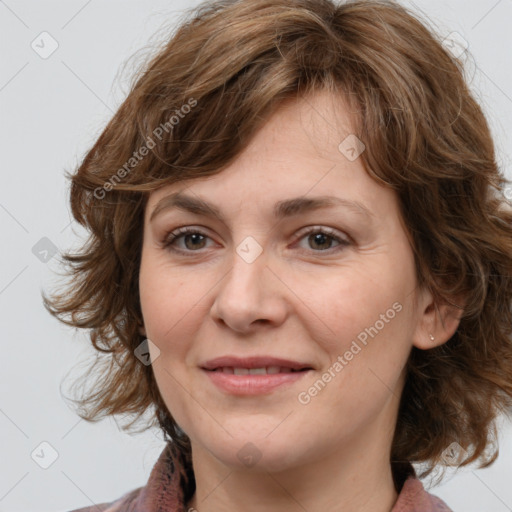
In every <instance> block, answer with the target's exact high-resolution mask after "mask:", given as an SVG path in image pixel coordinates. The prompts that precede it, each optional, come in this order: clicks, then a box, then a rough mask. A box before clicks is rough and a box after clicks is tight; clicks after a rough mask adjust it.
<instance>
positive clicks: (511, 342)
mask: <svg viewBox="0 0 512 512" xmlns="http://www.w3.org/2000/svg"><path fill="white" fill-rule="evenodd" d="M320 90H327V91H329V92H331V93H332V94H333V95H335V96H343V97H344V98H348V99H349V100H350V104H351V105H352V106H353V107H354V109H353V110H354V121H355V123H356V127H357V132H356V133H357V136H358V137H359V138H360V139H361V140H362V141H363V142H364V144H365V145H366V151H365V152H364V153H363V154H362V155H361V156H360V158H361V159H362V160H363V163H364V165H365V167H366V169H367V172H368V173H369V174H370V176H371V177H372V178H373V179H375V180H377V181H378V182H379V183H381V184H385V185H386V186H388V187H392V188H393V189H394V190H396V191H397V193H398V197H399V204H400V209H401V214H402V216H403V219H404V222H405V225H406V227H407V230H408V235H409V236H410V238H411V240H412V243H413V251H414V256H415V262H416V270H417V278H418V285H419V286H425V287H427V288H428V289H429V290H431V292H432V294H433V296H434V298H435V300H436V303H437V304H441V303H448V304H451V303H452V301H453V297H465V298H466V300H465V301H464V302H465V304H464V310H463V311H462V313H461V321H460V324H459V328H458V330H457V331H456V332H455V334H454V335H453V336H452V337H451V338H450V339H449V340H448V341H447V342H446V343H444V344H442V345H441V346H438V347H435V348H432V349H430V350H419V349H417V348H416V347H413V348H412V351H411V353H410V357H409V359H408V363H407V368H406V370H407V377H406V382H405V387H404V390H403V394H402V397H401V402H400V408H399V414H398V419H397V424H396V429H395V435H394V439H393V443H392V449H391V462H392V463H393V464H397V465H398V464H400V463H404V461H410V462H416V463H425V464H426V468H425V470H424V471H423V473H422V474H421V475H420V477H423V476H426V475H428V474H429V473H430V472H432V470H433V469H434V468H436V467H437V466H442V465H443V451H444V450H445V449H446V448H447V447H448V446H449V445H450V444H451V443H453V442H457V443H458V444H459V445H460V446H461V447H463V448H464V449H465V450H466V451H467V457H466V458H465V459H464V460H463V461H462V463H461V465H466V464H469V463H470V462H472V461H475V460H479V461H480V463H481V465H480V467H486V466H488V465H490V464H491V463H492V462H494V461H495V459H496V457H497V455H498V450H497V449H496V450H494V452H492V451H491V452H490V451H489V450H488V449H487V448H488V447H489V446H490V445H491V444H492V442H493V441H495V438H496V435H497V429H496V419H497V417H498V416H499V415H500V414H501V413H506V414H510V413H511V411H512V212H511V209H510V207H509V205H508V204H507V203H506V201H505V200H504V197H503V191H504V189H505V186H507V183H508V180H506V179H505V177H504V175H503V174H502V173H501V172H500V170H499V168H498V165H497V163H496V158H495V149H494V144H493V140H492V137H491V133H490V129H489V126H488V123H487V121H486V118H485V116H484V114H483V112H482V110H481V108H480V106H479V105H478V103H477V101H476V100H475V99H474V97H473V96H472V93H471V92H470V90H469V88H468V85H467V84H466V81H465V78H464V65H463V64H462V62H461V61H459V60H457V59H456V58H455V57H454V56H452V55H451V54H450V53H449V52H448V51H446V50H445V48H444V46H443V44H442V42H441V37H440V36H439V35H437V34H436V33H435V31H434V30H432V29H430V28H428V24H427V22H425V21H424V20H423V21H422V20H421V19H420V18H418V17H416V15H414V14H413V13H411V12H409V11H408V10H407V9H406V8H404V7H402V6H400V5H398V4H396V3H391V2H384V1H349V2H345V3H342V4H339V5H338V4H335V3H334V2H333V1H330V0H239V1H233V0H231V1H220V2H219V1H218V2H208V3H204V4H202V5H201V6H200V7H199V8H196V9H195V10H192V11H191V12H190V13H189V16H188V17H187V18H186V19H185V20H184V21H183V22H182V23H181V25H180V26H179V27H178V28H177V30H176V31H175V32H174V33H173V34H172V35H169V34H167V39H166V41H165V44H163V45H162V47H161V48H160V49H159V50H158V52H157V53H156V54H155V55H152V56H151V57H150V58H148V59H147V61H145V62H144V64H143V66H141V67H140V68H139V70H138V71H137V72H136V74H135V75H134V78H133V81H132V82H131V84H130V90H129V94H128V95H127V97H126V99H125V100H124V102H123V103H122V104H121V106H120V107H119V109H118V111H117V112H116V113H115V115H114V116H113V118H112V119H111V120H110V122H109V123H108V124H107V126H106V128H105V129H104V131H103V132H102V133H101V136H100V137H99V138H98V140H97V141H96V143H95V144H94V145H93V147H92V148H91V149H90V150H89V151H88V152H87V154H86V155H85V158H84V159H83V161H82V163H81V164H80V165H79V166H78V168H77V169H76V170H75V171H74V172H73V173H67V177H68V178H69V179H70V180H71V192H70V202H71V209H72V213H73V216H74V218H75V219H76V221H78V223H80V224H81V225H82V226H83V227H85V228H86V229H87V231H88V232H89V238H88V239H87V241H86V242H85V243H84V244H83V246H82V247H81V248H80V250H79V251H77V252H75V253H71V252H68V253H66V254H64V256H63V259H62V264H63V265H64V266H65V267H66V270H67V276H68V277H70V278H71V279H70V281H69V283H67V285H66V286H65V287H64V289H62V290H59V293H57V292H55V293H54V294H53V295H52V296H51V298H49V297H47V296H46V295H45V294H43V298H44V303H45V306H46V307H47V309H48V310H49V311H50V312H51V313H52V314H53V315H55V316H56V317H58V318H59V319H60V320H61V321H62V322H64V323H66V324H68V325H71V326H74V327H76V328H81V329H88V330H89V331H88V332H89V333H90V339H91V342H92V345H93V346H94V348H95V349H96V350H97V351H98V352H97V355H98V356H97V358H96V361H95V363H94V365H93V368H92V373H89V374H87V375H85V376H84V377H85V379H86V380H85V383H86V384H89V387H88V389H84V390H82V391H81V395H80V398H78V399H75V400H74V402H75V403H76V404H78V405H79V414H80V416H81V417H83V418H84V419H87V420H90V421H93V420H97V419H99V418H101V417H104V416H106V415H120V414H124V415H126V416H127V417H132V416H133V417H134V419H133V421H132V422H131V423H130V424H129V425H128V426H124V427H123V428H125V429H128V428H130V427H132V426H133V425H134V423H135V422H136V420H139V419H141V418H142V416H143V413H145V412H146V411H150V413H151V414H150V418H152V421H153V422H154V424H159V426H160V427H161V429H162V430H163V432H164V433H165V435H166V436H168V439H169V440H170V439H172V440H173V441H174V442H175V443H176V446H178V447H179V449H180V450H181V453H182V454H184V455H185V456H187V457H189V456H190V440H189V439H188V437H187V435H186V434H185V432H183V431H182V430H181V429H180V428H179V426H178V425H177V424H176V423H175V421H174V420H173V418H172V416H171V414H170V413H169V411H168V410H167V409H166V406H165V405H164V402H163V400H162V397H161V396H160V393H159V390H158V388H157V384H156V381H155V378H154V375H153V371H152V368H151V366H150V365H149V366H146V365H144V364H142V363H141V362H140V361H139V360H138V359H137V357H135V355H134V350H135V349H136V347H137V346H139V344H140V343H141V342H142V341H143V340H144V336H142V335H141V334H140V331H139V329H140V327H141V326H142V325H143V318H142V314H141V308H140V302H139V292H138V277H139V266H140V256H141V246H142V236H143V214H144V209H145V206H146V203H147V199H148V196H149V194H150V192H151V191H153V190H156V189H157V188H159V187H161V186H164V185H168V184H171V183H176V182H178V181H181V180H189V179H192V178H200V177H205V176H212V175H214V174H217V173H219V172H222V169H223V168H224V167H226V166H228V165H229V164H230V163H231V162H232V161H233V160H234V159H235V158H236V157H237V156H238V155H240V153H241V152H242V151H243V150H244V148H245V147H247V145H248V143H249V142H250V141H251V138H252V137H253V136H254V134H255V133H256V131H257V130H258V129H259V128H261V126H262V125H263V123H265V121H266V120H267V119H268V117H269V115H270V114H272V113H273V112H274V111H275V109H276V108H277V106H278V105H279V104H280V103H281V102H282V101H284V100H287V99H290V98H297V97H306V96H308V95H309V94H313V93H315V92H317V91H320ZM155 421H157V422H158V423H156V422H155ZM147 426H148V425H146V426H145V428H147Z"/></svg>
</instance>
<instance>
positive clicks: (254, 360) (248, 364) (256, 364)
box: [200, 356, 312, 370]
mask: <svg viewBox="0 0 512 512" xmlns="http://www.w3.org/2000/svg"><path fill="white" fill-rule="evenodd" d="M267 366H280V367H285V368H292V369H293V370H302V369H304V368H308V369H309V368H312V367H311V365H309V364H307V363H301V362H299V361H290V360H289V359H282V358H280V357H271V356H254V357H234V356H221V357H216V358H215V359H210V360H209V361H206V362H204V363H202V364H200V367H201V368H204V369H205V370H215V369H216V368H224V367H233V368H263V367H267Z"/></svg>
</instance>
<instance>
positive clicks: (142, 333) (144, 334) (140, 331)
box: [139, 325, 148, 338]
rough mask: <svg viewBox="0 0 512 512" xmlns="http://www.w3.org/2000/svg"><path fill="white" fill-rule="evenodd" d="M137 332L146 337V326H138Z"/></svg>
mask: <svg viewBox="0 0 512 512" xmlns="http://www.w3.org/2000/svg"><path fill="white" fill-rule="evenodd" d="M139 334H141V335H142V336H146V338H147V336H148V335H147V334H146V328H145V327H144V326H143V325H141V326H140V327H139Z"/></svg>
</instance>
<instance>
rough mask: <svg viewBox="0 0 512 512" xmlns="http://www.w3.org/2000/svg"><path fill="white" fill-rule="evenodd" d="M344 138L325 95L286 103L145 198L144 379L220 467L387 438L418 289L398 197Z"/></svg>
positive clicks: (412, 336)
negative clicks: (148, 375)
mask: <svg viewBox="0 0 512 512" xmlns="http://www.w3.org/2000/svg"><path fill="white" fill-rule="evenodd" d="M351 133H353V132H352V128H351V124H350V118H349V112H348V110H347V107H346V106H344V105H343V104H342V103H341V101H340V100H336V101H335V100H334V99H333V97H332V96H330V95H329V94H327V93H321V94H316V95H315V96H313V97H311V98H309V99H308V100H307V101H306V100H302V101H300V102H299V103H292V102H288V103H287V104H285V106H283V107H282V108H281V109H279V110H278V111H276V113H275V114H274V115H273V116H272V117H271V118H270V120H269V121H268V123H267V124H266V125H265V126H264V127H263V128H262V129H261V130H260V131H259V132H258V134H257V135H256V136H255V137H254V139H253V140H252V142H251V144H250V145H249V146H248V148H247V149H246V150H245V151H244V152H243V153H242V154H241V155H240V156H239V158H238V159H237V160H236V161H235V162H234V163H232V164H231V165H229V166H228V167H227V168H225V169H224V170H223V171H222V172H220V173H219V174H217V175H215V176H213V177H209V178H201V179H194V180H189V181H186V182H180V183H176V184H173V185H171V186H167V187H165V188H161V189H159V190H157V191H155V192H153V193H152V195H151V196H150V198H149V202H148V205H147V209H146V212H145V226H144V242H143V250H142V262H141V268H140V300H141V306H142V312H143V318H144V326H145V334H146V336H147V338H148V339H149V340H150V341H151V344H150V351H151V356H152V359H153V363H152V364H153V371H154V375H155V378H156V381H157V384H158V387H159V389H160V392H161V395H162V397H163V399H164V401H165V403H166V405H167V407H168V409H169V411H170V412H171V414H172V416H173V417H174V418H175V420H176V421H177V423H178V424H179V425H180V427H181V428H182V429H183V430H184V431H185V432H186V433H187V434H188V435H189V437H190V438H191V440H192V446H193V450H194V449H197V450H198V451H199V450H203V451H205V450H207V451H209V452H210V453H211V454H213V456H214V457H216V458H217V459H218V460H220V461H222V462H223V463H225V464H227V465H229V466H238V467H242V466H243V465H246V466H249V467H250V466H251V465H254V464H256V463H257V464H258V465H259V467H262V468H265V469H273V470H280V469H286V468H289V467H292V466H298V465H300V464H302V463H305V462H308V461H309V462H311V461H312V460H313V459H316V460H320V459H322V458H323V457H326V456H327V455H331V454H333V453H335V452H336V451H337V450H343V453H344V454H345V455H349V454H351V453H352V454H353V456H354V457H357V450H360V449H361V447H363V446H364V447H368V446H369V445H371V446H373V447H378V449H379V450H380V451H381V452H382V453H385V451H386V450H388V449H389V446H390V445H391V439H392V434H393V430H394V426H395V421H396V414H397V408H398V403H399V402H398V401H399V397H400V393H401V390H402V386H403V377H404V374H403V371H402V370H403V368H404V365H405V363H406V360H407V358H408V355H409V353H410V350H411V347H412V345H413V344H422V343H424V338H425V336H427V335H428V334H427V333H428V329H427V330H425V326H424V325H423V324H424V323H425V322H424V320H423V312H424V309H425V308H426V306H427V305H428V301H429V300H430V295H429V294H427V293H426V292H423V291H420V290H417V289H416V287H417V283H416V278H415V266H414V258H413V254H412V250H411V247H410V245H409V242H408V238H407V236H406V233H405V231H404V227H403V225H402V223H401V220H400V217H399V209H398V203H397V198H396V195H395V193H394V192H393V191H391V190H390V189H388V188H384V187H382V186H380V185H379V184H377V183H376V182H375V181H373V180H372V179H371V178H370V177H369V175H368V174H367V173H366V171H365V169H364V167H363V165H362V162H361V159H360V158H356V157H357V154H358V151H359V150H360V149H361V147H358V146H356V145H355V142H356V141H355V138H354V136H353V135H350V134H351ZM347 137H348V139H347ZM343 141H345V142H343ZM340 144H341V146H340ZM178 193H179V195H180V196H181V197H182V199H181V200H178V198H177V196H174V199H172V197H173V195H174V194H178ZM321 201H325V204H323V202H322V204H321ZM327 201H328V202H329V204H327ZM206 204H208V205H209V206H208V207H206ZM213 211H215V212H217V214H214V213H213ZM184 228H186V229H187V230H190V231H189V232H188V234H187V233H185V234H183V233H182V232H177V231H178V230H183V229H184ZM170 233H175V234H176V238H174V240H173V241H172V240H171V238H172V236H173V235H170ZM166 244H167V245H166ZM415 294H416V297H417V299H418V301H417V304H416V305H415V304H414V303H413V297H414V295H415ZM422 326H423V327H422ZM218 358H227V359H224V360H220V359H218ZM232 358H234V359H232ZM258 358H261V359H258ZM262 367H264V368H265V370H263V369H262ZM292 367H293V368H294V369H295V370H300V369H302V371H293V372H292V371H291V370H292ZM235 368H236V369H235ZM249 368H251V369H252V371H251V372H250V373H248V371H249V370H248V369H249ZM258 368H259V369H258ZM304 368H305V369H304ZM205 453H206V452H205ZM359 453H360V452H359Z"/></svg>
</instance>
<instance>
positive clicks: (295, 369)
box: [200, 356, 314, 396]
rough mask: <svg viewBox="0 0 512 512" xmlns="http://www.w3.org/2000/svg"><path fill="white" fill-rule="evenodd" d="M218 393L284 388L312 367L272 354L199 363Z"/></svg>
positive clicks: (254, 391) (254, 392) (263, 391)
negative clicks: (269, 355)
mask: <svg viewBox="0 0 512 512" xmlns="http://www.w3.org/2000/svg"><path fill="white" fill-rule="evenodd" d="M200 368H201V370H203V372H204V373H205V374H206V375H207V377H208V378H209V379H210V381H211V382H213V384H215V385H216V386H217V388H219V389H220V390H221V391H222V392H224V393H227V394H230V395H239V396H240V395H261V394H269V393H271V392H274V391H275V390H276V389H277V388H280V389H282V388H286V387H287V386H290V385H292V384H293V383H295V382H297V381H298V380H300V379H301V378H303V377H304V376H305V375H306V374H308V373H309V372H310V371H313V370H314V368H313V367H312V366H311V365H309V364H307V363H301V362H299V361H290V360H286V359H282V358H275V357H267V356H262V357H251V358H238V357H231V356H225V357H219V358H216V359H213V360H210V361H207V362H205V363H204V364H202V365H200Z"/></svg>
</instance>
